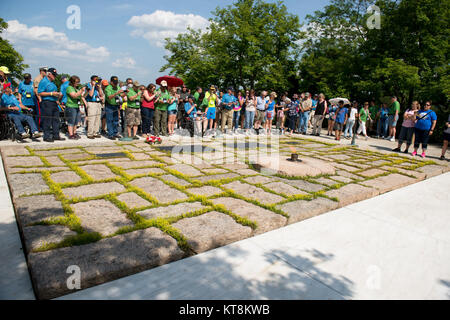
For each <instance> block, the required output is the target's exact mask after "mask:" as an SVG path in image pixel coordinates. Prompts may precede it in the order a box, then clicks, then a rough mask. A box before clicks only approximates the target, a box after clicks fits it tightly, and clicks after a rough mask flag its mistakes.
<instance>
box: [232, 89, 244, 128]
mask: <svg viewBox="0 0 450 320" xmlns="http://www.w3.org/2000/svg"><path fill="white" fill-rule="evenodd" d="M244 101H245V99H244V97H243V96H242V92H240V91H239V92H238V97H237V103H235V104H234V107H233V125H234V131H235V132H236V130H237V129H238V128H239V119H240V118H241V109H242V105H243V104H244Z"/></svg>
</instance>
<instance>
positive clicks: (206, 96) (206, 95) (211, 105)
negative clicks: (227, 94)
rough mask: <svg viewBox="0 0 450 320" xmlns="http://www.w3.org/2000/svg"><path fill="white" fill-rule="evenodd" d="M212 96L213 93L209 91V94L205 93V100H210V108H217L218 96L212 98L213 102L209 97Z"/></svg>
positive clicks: (214, 95)
mask: <svg viewBox="0 0 450 320" xmlns="http://www.w3.org/2000/svg"><path fill="white" fill-rule="evenodd" d="M210 95H211V93H210V92H209V91H208V92H207V93H205V98H206V100H208V108H215V107H216V99H217V95H216V94H213V95H212V96H211V100H209V96H210Z"/></svg>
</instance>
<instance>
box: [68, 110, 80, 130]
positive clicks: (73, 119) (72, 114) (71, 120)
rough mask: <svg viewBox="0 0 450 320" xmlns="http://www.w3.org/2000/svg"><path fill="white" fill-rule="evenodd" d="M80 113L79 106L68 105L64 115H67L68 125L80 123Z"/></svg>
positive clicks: (72, 125)
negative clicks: (71, 106)
mask: <svg viewBox="0 0 450 320" xmlns="http://www.w3.org/2000/svg"><path fill="white" fill-rule="evenodd" d="M79 115H80V109H79V108H70V107H66V110H65V112H64V116H65V117H66V121H67V125H68V126H69V127H74V126H75V125H76V124H77V123H78V121H77V120H78V116H79Z"/></svg>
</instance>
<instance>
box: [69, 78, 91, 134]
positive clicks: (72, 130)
mask: <svg viewBox="0 0 450 320" xmlns="http://www.w3.org/2000/svg"><path fill="white" fill-rule="evenodd" d="M85 93H86V87H82V88H80V78H79V77H78V76H71V77H70V79H69V86H68V87H67V90H66V94H67V102H66V108H65V109H64V112H65V113H64V115H65V117H66V121H67V128H68V131H69V139H70V140H78V139H81V137H80V136H79V135H78V134H77V132H76V131H77V127H76V125H77V120H78V115H79V114H80V105H81V101H82V99H84V94H85Z"/></svg>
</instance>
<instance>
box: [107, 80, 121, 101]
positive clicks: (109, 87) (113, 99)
mask: <svg viewBox="0 0 450 320" xmlns="http://www.w3.org/2000/svg"><path fill="white" fill-rule="evenodd" d="M119 90H120V88H119V86H117V89H114V88H113V86H112V85H109V86H107V87H106V88H105V99H106V104H109V105H112V106H117V105H119V104H118V103H117V102H116V97H113V98H112V99H109V98H108V97H109V96H110V95H113V94H114V93H116V92H117V91H119Z"/></svg>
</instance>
